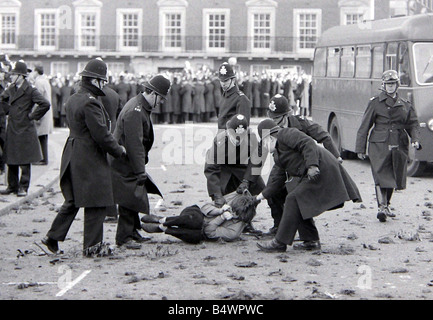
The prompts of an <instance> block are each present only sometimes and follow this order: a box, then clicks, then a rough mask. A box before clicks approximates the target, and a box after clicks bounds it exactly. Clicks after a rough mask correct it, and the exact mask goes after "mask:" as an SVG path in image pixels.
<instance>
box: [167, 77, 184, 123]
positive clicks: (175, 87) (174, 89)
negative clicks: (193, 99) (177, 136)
mask: <svg viewBox="0 0 433 320" xmlns="http://www.w3.org/2000/svg"><path fill="white" fill-rule="evenodd" d="M169 95H170V96H171V104H172V107H173V123H182V122H183V121H182V104H181V97H180V83H179V78H178V77H174V78H173V83H172V85H171V89H170V93H169Z"/></svg>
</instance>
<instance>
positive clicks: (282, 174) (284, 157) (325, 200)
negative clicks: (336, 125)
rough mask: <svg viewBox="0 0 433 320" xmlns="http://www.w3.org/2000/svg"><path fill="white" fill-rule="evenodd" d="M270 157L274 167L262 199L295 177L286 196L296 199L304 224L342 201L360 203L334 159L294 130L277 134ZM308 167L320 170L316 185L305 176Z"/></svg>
mask: <svg viewBox="0 0 433 320" xmlns="http://www.w3.org/2000/svg"><path fill="white" fill-rule="evenodd" d="M273 156H274V161H275V165H274V167H273V169H272V172H271V175H270V179H269V181H268V184H267V185H266V188H265V189H264V190H263V192H262V193H263V196H264V197H265V198H266V199H269V198H270V197H271V196H272V195H273V194H275V193H276V192H277V191H279V190H280V189H281V188H284V184H285V182H286V180H287V176H293V177H299V178H300V180H299V182H298V184H297V186H296V187H295V188H294V190H293V191H292V192H291V193H290V194H291V195H293V196H295V197H296V201H297V203H298V206H299V208H300V210H301V214H302V217H303V219H304V220H305V219H309V218H313V217H315V216H318V215H320V214H321V213H323V212H325V211H328V210H331V209H336V208H341V207H342V206H343V205H344V202H345V201H349V200H352V201H354V202H358V201H361V195H360V193H359V191H358V188H357V186H356V184H355V182H354V181H353V180H352V178H351V177H350V176H349V174H348V173H347V172H346V170H345V169H344V168H343V167H342V166H341V164H340V163H339V162H338V161H337V159H336V158H335V157H334V156H333V155H332V154H331V153H330V152H329V151H328V150H326V149H324V148H321V147H319V146H317V144H316V142H315V141H314V140H313V139H312V138H311V137H309V136H307V135H306V134H305V133H303V132H301V131H299V130H298V129H295V128H285V129H281V130H280V132H279V133H278V135H277V145H276V150H275V152H274V154H273ZM310 166H317V167H319V169H320V177H319V179H318V181H316V182H313V181H310V180H308V178H307V176H306V174H307V170H308V168H309V167H310Z"/></svg>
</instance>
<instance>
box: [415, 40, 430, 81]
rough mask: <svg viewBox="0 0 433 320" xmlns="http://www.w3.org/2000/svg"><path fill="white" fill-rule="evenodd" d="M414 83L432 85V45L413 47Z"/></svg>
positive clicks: (417, 44)
mask: <svg viewBox="0 0 433 320" xmlns="http://www.w3.org/2000/svg"><path fill="white" fill-rule="evenodd" d="M413 54H414V65H415V75H416V81H417V82H418V83H419V84H424V85H425V84H432V83H433V43H431V42H429V43H415V44H414V45H413Z"/></svg>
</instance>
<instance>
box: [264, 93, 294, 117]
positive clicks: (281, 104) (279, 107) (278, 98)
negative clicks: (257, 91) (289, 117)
mask: <svg viewBox="0 0 433 320" xmlns="http://www.w3.org/2000/svg"><path fill="white" fill-rule="evenodd" d="M268 108H269V110H268V115H269V118H272V119H273V118H276V117H279V116H282V115H285V114H288V113H289V111H290V106H289V101H288V100H287V98H286V97H285V96H282V95H281V94H277V95H275V96H273V97H272V99H271V102H270V103H269V107H268Z"/></svg>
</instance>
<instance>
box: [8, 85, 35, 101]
mask: <svg viewBox="0 0 433 320" xmlns="http://www.w3.org/2000/svg"><path fill="white" fill-rule="evenodd" d="M29 87H30V83H29V82H28V81H27V80H26V79H24V82H23V83H22V84H21V86H20V87H19V88H18V87H17V86H16V84H14V85H13V86H11V87H10V89H11V93H12V95H11V98H10V100H9V103H12V102H14V101H15V100H17V99H18V98H19V97H21V96H22V95H23V94H24V92H26V90H27V89H28V88H29ZM13 90H15V92H14V91H13Z"/></svg>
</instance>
